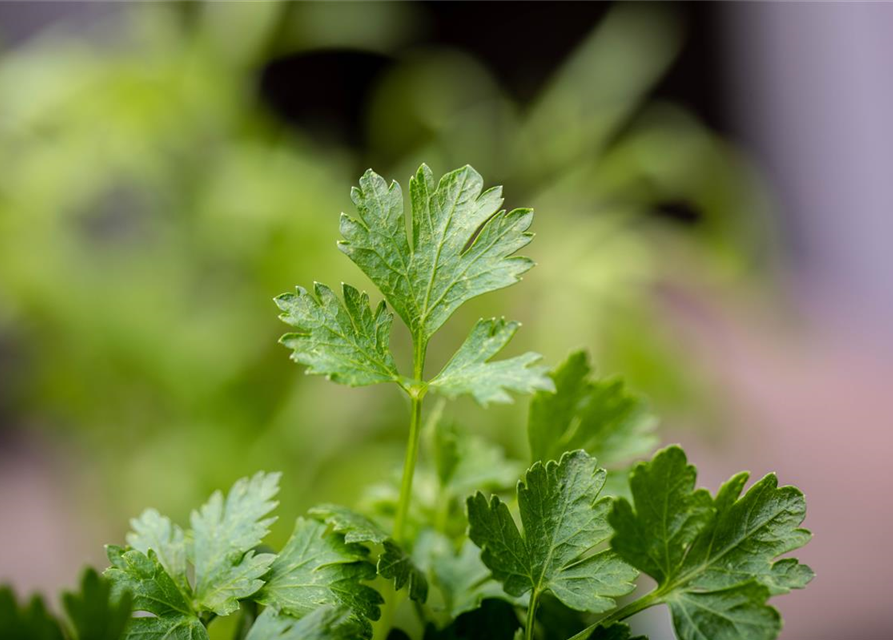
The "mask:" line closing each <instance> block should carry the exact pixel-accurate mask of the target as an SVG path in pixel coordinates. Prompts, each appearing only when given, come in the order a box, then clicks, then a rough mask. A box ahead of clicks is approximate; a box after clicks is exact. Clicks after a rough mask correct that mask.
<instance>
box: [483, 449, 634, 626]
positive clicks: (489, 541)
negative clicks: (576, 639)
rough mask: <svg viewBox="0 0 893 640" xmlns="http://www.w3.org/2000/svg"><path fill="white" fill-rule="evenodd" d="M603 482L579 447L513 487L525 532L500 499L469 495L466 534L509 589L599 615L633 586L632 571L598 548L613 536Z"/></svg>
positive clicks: (536, 467)
mask: <svg viewBox="0 0 893 640" xmlns="http://www.w3.org/2000/svg"><path fill="white" fill-rule="evenodd" d="M604 483H605V471H604V469H599V468H598V467H597V465H596V462H595V459H594V458H591V457H590V456H589V455H587V454H586V453H585V452H584V451H573V452H570V453H566V454H565V455H563V456H562V457H561V460H560V461H559V462H555V461H550V462H547V463H546V464H543V463H541V462H537V463H535V464H534V465H533V466H532V467H531V468H530V469H529V470H528V471H527V475H526V477H525V479H524V481H522V482H520V483H519V484H518V503H519V507H520V512H521V522H522V524H523V526H524V531H523V533H522V532H521V531H519V530H518V527H517V526H516V524H515V521H514V520H513V518H512V515H511V513H510V512H509V510H508V507H507V506H506V505H505V504H504V503H503V502H502V501H501V500H500V499H499V498H498V497H496V496H493V497H492V498H491V499H490V500H489V501H488V500H487V499H486V498H485V497H484V495H483V494H482V493H480V492H478V493H477V494H476V495H474V496H472V497H470V498H469V499H468V521H469V525H470V527H469V537H470V538H471V539H472V540H473V541H474V543H475V544H477V545H478V546H479V547H481V549H482V553H481V559H482V560H483V561H484V564H486V565H487V566H488V567H489V568H490V570H491V571H492V572H493V575H494V577H495V578H496V579H497V580H499V581H501V582H502V583H503V586H504V588H505V590H506V592H507V593H509V594H510V595H513V596H521V595H523V594H525V593H527V592H528V591H530V592H531V593H532V594H533V597H537V596H538V595H539V594H540V593H543V592H546V591H549V592H551V593H552V594H553V595H554V596H555V597H557V598H558V599H559V600H561V602H563V603H564V604H565V605H567V606H568V607H571V608H572V609H576V610H578V611H589V612H592V613H599V612H602V611H607V610H608V609H611V608H612V607H614V606H615V602H614V598H616V597H619V596H622V595H625V594H627V593H629V592H630V591H632V589H633V588H634V585H633V583H632V581H633V580H634V579H635V577H636V575H637V572H636V571H635V570H634V569H633V568H632V567H630V566H629V565H627V564H626V563H625V562H624V561H623V560H621V559H620V557H619V556H618V555H617V554H616V553H615V552H614V551H611V550H608V549H606V550H601V551H596V547H598V546H599V545H601V544H602V543H604V542H605V541H607V539H608V537H609V536H610V534H611V531H610V527H609V526H608V523H607V519H606V516H607V513H608V511H609V509H610V506H611V500H610V499H609V498H602V499H600V500H599V499H598V495H599V492H600V491H601V489H602V486H603V485H604ZM594 551H595V552H594ZM593 552H594V553H593Z"/></svg>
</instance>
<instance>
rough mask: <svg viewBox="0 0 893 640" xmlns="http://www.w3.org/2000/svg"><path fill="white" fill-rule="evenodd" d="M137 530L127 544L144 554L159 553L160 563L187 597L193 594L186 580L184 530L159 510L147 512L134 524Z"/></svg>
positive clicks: (128, 537) (128, 536)
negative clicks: (150, 551)
mask: <svg viewBox="0 0 893 640" xmlns="http://www.w3.org/2000/svg"><path fill="white" fill-rule="evenodd" d="M130 526H131V528H132V529H133V531H131V532H130V533H128V534H127V544H128V545H130V547H131V548H133V549H136V550H137V551H142V552H143V553H144V554H147V553H149V549H152V550H153V551H154V552H155V555H156V556H157V557H158V561H159V562H160V563H161V566H162V567H164V570H165V571H167V573H168V575H169V576H170V577H171V578H173V579H174V582H176V583H177V585H178V586H179V587H180V589H181V590H182V591H183V592H184V593H188V592H189V590H190V586H189V579H188V578H187V577H186V536H185V534H184V533H183V530H182V529H181V528H180V527H178V526H177V525H175V524H173V523H171V521H170V519H169V518H167V517H166V516H163V515H161V514H160V513H158V511H156V510H155V509H146V510H145V511H143V513H142V515H140V517H139V518H133V519H132V520H131V521H130Z"/></svg>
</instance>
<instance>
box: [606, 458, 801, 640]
mask: <svg viewBox="0 0 893 640" xmlns="http://www.w3.org/2000/svg"><path fill="white" fill-rule="evenodd" d="M695 474H696V472H695V469H694V467H692V466H691V465H689V464H688V462H687V460H686V458H685V454H684V453H683V451H682V450H681V449H680V448H679V447H675V446H674V447H669V448H667V449H664V450H662V451H660V452H658V453H657V454H656V455H655V456H654V458H653V459H652V460H651V461H650V462H647V463H641V464H639V465H637V466H636V467H635V469H634V470H633V473H632V475H631V479H630V488H631V491H632V496H633V503H634V505H631V504H630V503H629V502H628V501H626V500H625V499H619V500H618V501H617V502H616V503H615V505H614V509H613V511H612V513H611V515H610V522H611V525H612V526H613V527H614V529H615V535H614V537H613V539H612V546H613V548H614V549H615V550H616V551H617V552H618V553H619V554H620V555H621V556H622V557H623V558H624V559H625V560H627V561H628V562H630V563H631V564H633V565H634V566H636V567H637V568H639V569H641V570H642V571H644V572H645V573H648V574H649V575H651V576H652V577H653V578H654V579H655V580H657V583H658V588H657V590H656V591H655V592H654V596H653V597H654V599H655V601H656V602H665V603H667V604H668V605H669V606H670V610H671V612H672V614H673V624H674V626H675V628H676V633H677V635H679V637H680V638H682V639H683V640H688V639H692V640H695V639H703V638H711V640H727V639H728V640H731V639H733V638H741V637H747V638H754V639H755V640H762V639H766V640H769V639H771V638H775V636H776V635H777V634H778V632H779V629H780V628H781V622H780V618H779V616H778V613H777V612H776V611H775V610H774V609H773V608H772V607H770V606H768V605H767V604H766V601H767V600H768V598H769V596H770V595H772V594H777V593H785V592H787V591H789V590H790V589H795V588H802V587H803V586H805V585H806V583H807V582H809V580H810V579H811V577H812V570H811V569H809V567H806V566H805V565H801V564H799V562H797V561H796V560H794V559H792V558H787V559H783V560H780V561H777V562H776V561H775V559H776V558H777V557H778V556H780V555H782V554H785V553H788V552H790V551H793V550H795V549H798V548H800V547H802V546H803V545H804V544H806V542H808V540H809V538H810V534H809V532H808V531H806V530H805V529H800V528H799V525H800V523H801V522H802V521H803V518H804V517H805V515H806V502H805V500H804V498H803V494H802V493H801V492H800V491H799V490H798V489H796V488H795V487H778V482H777V479H776V477H775V476H774V475H773V474H770V475H768V476H766V477H765V478H763V479H762V480H760V481H759V482H757V483H756V484H754V485H753V486H752V487H751V488H750V490H748V491H747V493H745V494H744V495H743V496H742V495H741V492H742V490H743V488H744V485H745V483H746V482H747V478H748V474H747V473H740V474H738V475H736V476H734V477H733V478H731V479H730V480H729V481H728V482H726V483H725V484H724V485H723V486H722V487H721V488H720V490H719V492H718V493H717V495H716V497H715V498H710V496H709V494H707V493H706V492H705V491H703V490H695V489H694V484H695V479H696V478H695Z"/></svg>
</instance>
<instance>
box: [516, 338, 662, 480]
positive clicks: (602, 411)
mask: <svg viewBox="0 0 893 640" xmlns="http://www.w3.org/2000/svg"><path fill="white" fill-rule="evenodd" d="M591 373H592V370H591V368H590V366H589V362H588V357H587V355H586V352H584V351H577V352H575V353H572V354H571V355H570V356H569V357H568V359H567V360H566V361H565V362H564V363H562V364H561V365H560V366H559V367H558V368H557V369H555V371H553V372H552V373H551V377H552V380H554V382H555V388H554V390H552V392H549V391H538V392H537V393H536V394H535V395H534V396H533V399H532V400H531V402H530V417H529V421H528V424H527V437H528V440H529V442H530V452H531V456H532V459H533V461H534V462H535V461H537V460H543V461H545V460H557V459H558V458H559V457H560V456H561V454H562V453H564V452H565V451H572V450H574V449H585V450H586V451H587V452H588V453H589V454H590V455H592V456H595V457H596V458H597V459H598V461H599V463H600V464H601V465H602V466H605V467H609V468H610V467H614V466H616V465H618V464H621V463H624V462H628V461H629V460H631V459H633V458H636V457H638V456H641V455H644V454H647V453H648V452H649V451H651V450H652V449H653V448H654V447H655V445H656V444H657V437H656V436H655V435H654V428H655V426H656V424H657V421H656V419H655V418H654V416H652V415H651V413H650V412H649V411H648V407H647V403H646V402H645V400H644V399H643V398H641V397H639V396H638V395H636V394H634V393H632V392H630V391H629V390H628V389H627V388H626V387H625V385H624V384H623V382H622V381H621V380H619V379H616V378H606V379H602V380H594V379H592V378H591V377H590V376H591Z"/></svg>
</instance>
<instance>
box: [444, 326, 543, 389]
mask: <svg viewBox="0 0 893 640" xmlns="http://www.w3.org/2000/svg"><path fill="white" fill-rule="evenodd" d="M519 326H521V325H520V324H519V323H517V322H506V321H505V319H499V320H497V319H496V318H491V319H489V320H478V323H477V324H476V325H475V326H474V328H473V329H472V330H471V333H470V334H469V336H468V338H467V339H466V340H465V342H464V343H463V344H462V346H461V347H459V350H458V351H457V352H456V354H455V355H454V356H453V357H452V358H451V359H450V361H449V362H448V363H447V364H446V366H445V367H444V368H443V370H442V371H441V372H440V373H439V374H437V377H435V378H434V379H433V380H432V381H431V382H430V383H429V388H431V389H432V390H434V391H437V392H439V393H442V394H443V395H445V396H447V397H448V398H454V397H456V396H459V395H463V394H468V395H471V396H473V397H474V399H475V400H477V401H478V402H479V403H481V404H482V405H484V406H487V405H488V404H489V403H491V402H501V403H508V402H511V401H512V397H511V396H510V395H509V394H508V392H509V391H514V392H516V393H532V392H533V391H536V390H538V389H539V390H547V391H549V390H554V388H555V387H554V385H553V384H552V381H551V380H550V379H549V377H548V376H547V375H546V367H544V366H541V365H536V364H535V363H537V362H539V361H540V359H541V356H540V355H539V354H536V353H525V354H524V355H521V356H517V357H515V358H509V359H508V360H498V361H496V362H489V360H490V359H491V358H493V357H494V356H495V355H496V354H497V353H499V352H500V351H502V349H503V348H504V347H505V345H506V344H508V342H509V340H511V339H512V336H514V335H515V332H516V331H517V330H518V327H519Z"/></svg>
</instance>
